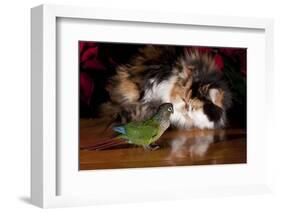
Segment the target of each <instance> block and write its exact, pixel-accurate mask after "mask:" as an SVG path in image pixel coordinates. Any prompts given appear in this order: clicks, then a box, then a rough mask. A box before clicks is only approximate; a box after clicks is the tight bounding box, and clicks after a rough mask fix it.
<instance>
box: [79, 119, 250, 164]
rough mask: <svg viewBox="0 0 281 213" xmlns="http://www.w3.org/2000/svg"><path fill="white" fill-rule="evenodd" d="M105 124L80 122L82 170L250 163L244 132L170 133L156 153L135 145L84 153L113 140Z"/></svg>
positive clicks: (195, 131) (101, 121)
mask: <svg viewBox="0 0 281 213" xmlns="http://www.w3.org/2000/svg"><path fill="white" fill-rule="evenodd" d="M105 129H106V122H105V121H103V120H90V119H88V120H86V119H81V120H80V153H79V154H80V170H92V169H114V168H140V167H161V166H184V165H209V164H233V163H246V131H245V130H244V129H217V130H197V129H194V130H186V131H178V130H173V129H171V130H168V131H166V132H165V133H164V135H163V136H162V137H161V138H160V139H159V140H158V141H157V144H158V145H159V148H158V149H156V150H153V151H147V150H144V149H143V148H142V147H136V146H132V145H119V146H114V147H111V148H109V149H106V150H90V151H87V150H84V149H85V148H87V147H90V146H92V145H94V144H96V143H99V142H100V141H102V140H108V139H110V138H112V134H113V133H112V131H111V130H110V129H108V130H105Z"/></svg>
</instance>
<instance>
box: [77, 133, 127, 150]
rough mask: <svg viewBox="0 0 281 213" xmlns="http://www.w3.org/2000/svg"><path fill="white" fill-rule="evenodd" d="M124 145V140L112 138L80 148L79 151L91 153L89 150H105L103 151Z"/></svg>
mask: <svg viewBox="0 0 281 213" xmlns="http://www.w3.org/2000/svg"><path fill="white" fill-rule="evenodd" d="M124 144H128V143H127V142H126V140H124V139H122V138H120V137H118V136H117V137H114V138H110V139H106V140H102V141H98V142H97V143H96V144H94V145H91V146H88V147H83V148H81V150H87V151H91V150H105V149H108V148H112V147H115V146H119V145H124Z"/></svg>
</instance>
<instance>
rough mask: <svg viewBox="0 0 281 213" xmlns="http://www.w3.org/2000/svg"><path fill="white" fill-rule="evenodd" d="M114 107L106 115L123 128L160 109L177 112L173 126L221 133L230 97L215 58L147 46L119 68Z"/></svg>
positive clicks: (105, 108)
mask: <svg viewBox="0 0 281 213" xmlns="http://www.w3.org/2000/svg"><path fill="white" fill-rule="evenodd" d="M107 91H108V92H109V95H110V101H109V102H107V103H105V104H103V105H102V106H101V115H102V116H107V117H109V118H111V119H113V120H114V121H116V122H119V123H127V122H129V121H138V120H144V119H146V118H148V117H150V116H151V115H152V114H154V113H155V111H156V110H157V108H158V106H159V105H160V104H161V103H165V102H170V103H172V104H173V106H174V113H173V114H172V116H171V124H172V126H174V127H176V128H179V129H189V128H200V129H204V128H211V129H212V128H217V127H223V126H225V124H226V110H227V109H228V108H229V107H230V106H231V93H230V90H229V89H228V85H227V83H226V82H225V81H224V78H223V75H222V73H221V72H220V71H218V70H217V68H216V65H215V61H214V56H213V55H212V54H211V53H203V52H200V51H198V50H196V49H192V48H189V49H188V48H184V47H172V46H160V45H159V46H158V45H148V46H146V47H144V48H141V49H140V50H139V54H137V55H136V56H135V57H134V58H133V59H132V60H131V62H130V63H129V64H125V65H121V66H119V67H117V70H116V75H114V76H113V77H112V78H111V79H110V81H109V83H108V85H107Z"/></svg>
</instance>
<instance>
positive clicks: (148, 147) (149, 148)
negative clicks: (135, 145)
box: [143, 145, 160, 151]
mask: <svg viewBox="0 0 281 213" xmlns="http://www.w3.org/2000/svg"><path fill="white" fill-rule="evenodd" d="M143 148H144V150H145V151H154V150H156V149H159V148H160V146H158V145H154V146H151V145H146V146H143Z"/></svg>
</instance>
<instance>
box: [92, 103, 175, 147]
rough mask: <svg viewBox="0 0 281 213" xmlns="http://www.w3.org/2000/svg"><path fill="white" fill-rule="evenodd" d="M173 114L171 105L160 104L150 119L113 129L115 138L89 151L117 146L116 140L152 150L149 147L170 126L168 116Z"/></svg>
mask: <svg viewBox="0 0 281 213" xmlns="http://www.w3.org/2000/svg"><path fill="white" fill-rule="evenodd" d="M173 112H174V109H173V105H172V104H171V103H164V104H161V105H160V106H159V108H158V110H157V112H156V114H155V115H153V116H152V117H151V118H149V119H147V120H144V121H139V122H130V123H128V124H126V125H123V126H117V127H114V128H113V131H115V132H117V133H118V134H119V135H117V136H116V137H115V138H113V139H111V140H110V142H109V143H103V144H97V145H94V146H92V147H91V148H90V149H91V150H93V149H95V150H101V149H105V148H108V147H111V146H114V145H119V144H120V143H117V142H116V139H118V140H119V141H120V139H121V140H123V141H124V140H125V141H126V143H129V144H134V145H137V146H142V147H143V148H144V149H145V150H152V149H154V148H152V147H151V146H150V145H151V144H153V143H154V142H156V141H157V140H158V139H159V138H160V137H161V135H162V134H163V133H164V132H165V131H166V130H167V129H168V127H169V126H170V116H171V114H172V113H173Z"/></svg>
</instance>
